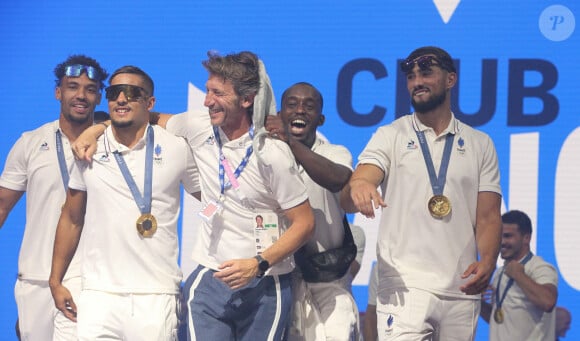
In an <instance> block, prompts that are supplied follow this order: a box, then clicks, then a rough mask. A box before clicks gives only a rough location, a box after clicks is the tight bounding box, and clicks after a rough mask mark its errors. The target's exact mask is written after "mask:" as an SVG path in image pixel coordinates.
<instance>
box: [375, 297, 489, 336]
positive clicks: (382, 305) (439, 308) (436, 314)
mask: <svg viewBox="0 0 580 341" xmlns="http://www.w3.org/2000/svg"><path fill="white" fill-rule="evenodd" d="M381 294H382V295H381V296H382V297H379V300H378V301H377V332H378V339H379V340H380V341H387V340H405V341H468V340H474V338H475V330H476V327H477V320H478V318H479V309H480V305H481V301H479V300H466V299H461V298H453V297H443V296H438V295H435V294H433V293H430V292H428V291H425V290H421V289H415V288H409V289H402V290H399V289H392V290H388V292H387V293H386V294H385V293H381Z"/></svg>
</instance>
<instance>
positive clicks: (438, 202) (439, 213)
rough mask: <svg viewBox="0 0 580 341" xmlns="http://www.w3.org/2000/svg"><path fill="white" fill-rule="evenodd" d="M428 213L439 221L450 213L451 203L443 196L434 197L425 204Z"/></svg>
mask: <svg viewBox="0 0 580 341" xmlns="http://www.w3.org/2000/svg"><path fill="white" fill-rule="evenodd" d="M427 207H428V208H429V213H431V215H432V216H433V217H435V218H437V219H441V218H443V217H445V216H447V215H448V214H449V213H451V202H450V201H449V199H448V198H447V197H446V196H444V195H434V196H432V197H431V199H429V202H428V203H427Z"/></svg>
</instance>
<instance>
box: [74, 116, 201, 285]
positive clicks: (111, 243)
mask: <svg viewBox="0 0 580 341" xmlns="http://www.w3.org/2000/svg"><path fill="white" fill-rule="evenodd" d="M153 129H154V153H153V188H152V196H153V199H152V204H151V206H152V210H151V214H153V215H154V216H155V218H156V220H157V224H158V227H157V231H156V232H155V234H154V235H153V236H152V237H150V238H143V237H142V236H141V235H140V234H139V233H138V232H137V229H136V221H137V219H138V218H139V217H140V216H141V212H140V211H139V208H138V206H137V204H136V202H135V200H134V198H133V195H132V194H131V191H130V189H129V186H128V185H127V183H126V182H125V179H124V178H123V175H122V173H121V170H120V168H119V165H118V164H117V161H116V160H115V157H114V155H113V154H112V153H113V152H115V151H117V150H118V151H120V152H121V154H122V156H123V158H124V160H125V162H126V164H127V167H128V169H129V170H130V172H131V175H132V177H133V179H134V180H135V183H136V185H137V187H138V189H139V192H140V193H141V195H143V186H144V176H145V154H146V153H145V149H146V148H145V147H146V142H145V139H144V138H142V139H141V140H140V141H139V142H138V143H137V145H135V146H134V147H133V148H132V149H128V148H127V147H125V146H123V145H121V144H119V143H117V142H116V140H115V138H114V136H113V133H112V130H111V128H108V129H107V130H106V132H105V134H103V135H102V136H101V137H100V138H99V140H98V141H97V147H98V149H97V152H96V153H95V155H94V156H93V162H92V164H91V165H88V164H87V163H85V162H83V161H79V162H77V163H75V166H74V167H73V171H72V174H71V179H70V183H69V187H70V188H73V189H77V190H81V191H86V192H87V212H86V216H85V223H84V228H83V232H82V234H83V236H84V238H85V241H86V244H85V248H84V253H83V254H84V257H83V259H84V262H83V264H82V279H83V289H85V290H86V289H90V290H99V291H106V292H115V293H144V294H157V293H165V294H175V293H178V292H179V285H180V283H181V278H182V274H181V270H180V269H179V266H178V263H177V258H178V253H179V244H178V236H177V219H178V216H179V209H180V203H181V200H180V199H181V195H180V184H183V186H184V188H185V191H187V192H189V193H193V192H196V191H198V190H199V184H198V183H197V168H196V166H195V162H194V159H193V155H192V153H191V149H190V148H189V146H188V145H187V143H186V142H185V140H184V139H183V138H180V137H176V136H174V135H172V134H171V133H169V132H167V131H165V130H164V129H162V128H160V127H157V126H154V127H153Z"/></svg>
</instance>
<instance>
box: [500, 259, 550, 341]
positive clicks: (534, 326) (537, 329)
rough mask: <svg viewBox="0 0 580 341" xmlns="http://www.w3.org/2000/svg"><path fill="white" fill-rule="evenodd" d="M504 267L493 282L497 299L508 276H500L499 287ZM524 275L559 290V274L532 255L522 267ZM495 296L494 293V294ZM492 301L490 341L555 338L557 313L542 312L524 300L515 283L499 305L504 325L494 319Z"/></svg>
mask: <svg viewBox="0 0 580 341" xmlns="http://www.w3.org/2000/svg"><path fill="white" fill-rule="evenodd" d="M502 271H503V267H501V268H499V269H498V270H497V271H496V272H495V275H494V279H493V281H492V283H493V287H494V289H495V290H499V291H498V294H499V295H500V297H501V296H502V295H503V293H504V292H505V288H506V286H507V283H508V280H509V277H508V276H507V275H505V274H504V275H503V276H501V283H500V285H498V281H499V274H501V273H502ZM524 272H525V273H526V275H527V276H529V277H530V278H531V279H532V280H533V281H534V282H536V283H538V284H552V285H554V286H555V287H556V288H557V287H558V273H557V271H556V269H555V268H554V266H552V265H551V264H549V263H547V262H546V261H544V260H543V259H542V257H539V256H533V257H532V258H531V259H530V260H529V261H528V262H527V263H526V264H525V265H524ZM494 297H495V293H494ZM496 303H497V302H494V306H493V310H492V314H491V318H490V319H489V339H490V340H498V341H501V340H506V341H507V340H553V339H554V335H556V311H555V309H554V310H552V311H551V312H549V313H547V312H544V311H543V310H542V309H540V308H539V307H537V306H535V305H534V304H533V303H532V302H531V301H530V300H529V299H528V298H527V297H526V294H525V293H524V291H523V290H522V288H520V287H519V285H517V283H515V282H514V284H513V285H512V286H511V287H510V288H509V290H508V291H507V294H506V296H505V299H504V300H503V302H502V311H503V316H504V321H503V323H500V324H498V323H497V322H495V320H494V318H493V312H494V311H495V309H496Z"/></svg>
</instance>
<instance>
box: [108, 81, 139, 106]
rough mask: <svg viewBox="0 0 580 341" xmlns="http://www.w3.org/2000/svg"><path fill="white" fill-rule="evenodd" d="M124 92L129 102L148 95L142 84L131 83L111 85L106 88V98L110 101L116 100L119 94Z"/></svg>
mask: <svg viewBox="0 0 580 341" xmlns="http://www.w3.org/2000/svg"><path fill="white" fill-rule="evenodd" d="M121 92H123V94H124V95H125V98H126V99H127V101H129V102H134V101H138V100H139V99H140V98H145V97H146V96H147V91H146V90H145V89H143V88H142V87H140V86H137V85H130V84H117V85H111V86H109V87H108V88H106V89H105V98H106V99H107V100H109V101H115V100H117V98H119V94H120V93H121Z"/></svg>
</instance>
